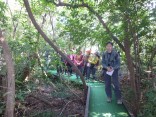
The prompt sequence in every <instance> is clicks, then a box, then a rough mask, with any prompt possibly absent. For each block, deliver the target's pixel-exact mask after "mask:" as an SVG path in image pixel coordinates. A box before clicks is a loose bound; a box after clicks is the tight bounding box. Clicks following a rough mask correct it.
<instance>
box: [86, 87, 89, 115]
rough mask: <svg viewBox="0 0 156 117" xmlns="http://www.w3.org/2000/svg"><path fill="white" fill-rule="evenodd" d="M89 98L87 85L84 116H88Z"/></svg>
mask: <svg viewBox="0 0 156 117" xmlns="http://www.w3.org/2000/svg"><path fill="white" fill-rule="evenodd" d="M89 99H90V87H88V93H87V100H86V108H85V117H88V114H89Z"/></svg>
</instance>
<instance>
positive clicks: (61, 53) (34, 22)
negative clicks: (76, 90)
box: [23, 0, 87, 91]
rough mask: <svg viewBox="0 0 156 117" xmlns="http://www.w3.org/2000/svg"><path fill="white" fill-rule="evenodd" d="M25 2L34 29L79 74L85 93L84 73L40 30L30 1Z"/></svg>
mask: <svg viewBox="0 0 156 117" xmlns="http://www.w3.org/2000/svg"><path fill="white" fill-rule="evenodd" d="M23 1H24V5H25V7H26V10H27V12H28V15H29V17H30V19H31V21H32V23H33V25H34V27H35V28H36V29H37V31H38V32H39V33H40V34H41V36H42V37H43V39H44V40H45V41H46V42H47V43H48V44H49V45H50V46H51V47H52V48H53V49H54V50H55V51H56V52H57V53H59V54H60V55H61V56H62V57H63V58H64V59H65V60H67V62H68V63H69V64H70V65H71V66H72V67H73V68H74V69H76V70H75V72H76V73H77V74H79V76H80V78H81V80H82V83H83V86H84V89H85V91H86V90H87V86H86V83H85V80H84V77H83V75H82V73H81V72H80V70H79V69H78V68H77V66H75V65H74V63H73V62H72V61H71V60H70V59H69V58H68V57H67V56H66V55H65V54H64V53H63V52H62V51H61V50H60V49H59V48H58V47H57V46H56V45H55V44H54V43H53V42H52V41H51V40H50V39H49V38H48V37H47V35H46V34H45V33H44V32H43V31H42V29H41V28H40V26H39V25H38V23H37V22H36V20H35V18H34V15H33V14H32V11H31V8H30V5H29V2H28V0H23Z"/></svg>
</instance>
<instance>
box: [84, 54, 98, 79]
mask: <svg viewBox="0 0 156 117" xmlns="http://www.w3.org/2000/svg"><path fill="white" fill-rule="evenodd" d="M98 64H99V57H98V56H97V53H96V52H95V53H91V55H90V56H89V58H88V63H87V77H86V79H87V80H89V79H90V74H92V77H93V79H94V80H95V78H96V77H95V73H96V67H97V66H98Z"/></svg>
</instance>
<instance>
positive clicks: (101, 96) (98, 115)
mask: <svg viewBox="0 0 156 117" xmlns="http://www.w3.org/2000/svg"><path fill="white" fill-rule="evenodd" d="M49 73H51V74H56V71H49ZM66 78H68V77H67V76H66ZM69 79H70V80H72V81H75V82H80V83H82V82H81V80H80V79H76V76H75V75H72V76H71V77H69ZM87 85H88V86H90V100H89V115H88V116H89V117H129V115H128V112H127V110H126V109H125V107H124V106H123V105H117V104H116V100H115V97H113V102H112V103H107V102H106V100H107V97H106V94H105V88H104V83H100V82H98V81H94V82H93V81H90V82H88V83H87Z"/></svg>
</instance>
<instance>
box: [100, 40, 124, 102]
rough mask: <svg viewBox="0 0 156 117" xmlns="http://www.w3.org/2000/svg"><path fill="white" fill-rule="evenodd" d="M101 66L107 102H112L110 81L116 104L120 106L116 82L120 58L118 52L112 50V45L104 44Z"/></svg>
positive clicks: (109, 43) (118, 88) (117, 82)
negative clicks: (104, 49)
mask: <svg viewBox="0 0 156 117" xmlns="http://www.w3.org/2000/svg"><path fill="white" fill-rule="evenodd" d="M102 66H103V70H104V78H105V91H106V95H107V98H108V99H107V102H108V103H110V102H111V101H112V89H111V87H112V86H111V81H112V83H113V85H114V88H115V89H114V92H115V96H116V99H117V104H122V100H121V91H120V86H119V80H118V70H119V68H120V56H119V54H118V52H116V51H115V50H114V49H113V43H112V42H108V43H107V44H106V52H104V53H103V55H102Z"/></svg>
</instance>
